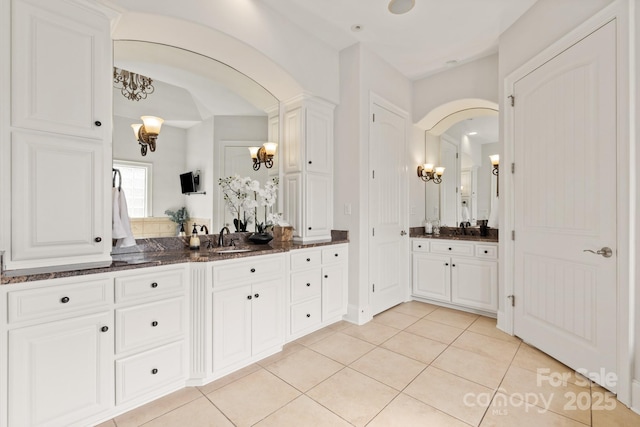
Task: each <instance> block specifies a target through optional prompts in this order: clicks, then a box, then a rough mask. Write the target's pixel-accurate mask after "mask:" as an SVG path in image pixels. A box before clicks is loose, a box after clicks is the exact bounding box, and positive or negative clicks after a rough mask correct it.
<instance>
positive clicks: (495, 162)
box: [489, 154, 500, 197]
mask: <svg viewBox="0 0 640 427" xmlns="http://www.w3.org/2000/svg"><path fill="white" fill-rule="evenodd" d="M489 158H490V159H491V166H493V168H492V169H491V173H492V174H494V175H495V176H497V177H498V178H496V197H498V196H499V195H500V175H499V174H498V172H499V170H500V155H499V154H494V155H493V156H489Z"/></svg>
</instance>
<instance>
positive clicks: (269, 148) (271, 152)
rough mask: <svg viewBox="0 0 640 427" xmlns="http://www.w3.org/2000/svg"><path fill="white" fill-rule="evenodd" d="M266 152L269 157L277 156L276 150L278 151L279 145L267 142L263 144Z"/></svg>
mask: <svg viewBox="0 0 640 427" xmlns="http://www.w3.org/2000/svg"><path fill="white" fill-rule="evenodd" d="M262 146H263V147H264V149H265V151H266V152H267V156H275V154H276V150H277V149H278V144H276V143H275V142H265V143H264V144H262Z"/></svg>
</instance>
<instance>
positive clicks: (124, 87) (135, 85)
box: [113, 67, 154, 101]
mask: <svg viewBox="0 0 640 427" xmlns="http://www.w3.org/2000/svg"><path fill="white" fill-rule="evenodd" d="M113 87H115V88H116V89H120V93H122V96H124V97H125V98H127V99H130V100H131V101H140V100H141V99H146V98H147V95H149V94H150V93H153V91H154V87H153V80H151V78H150V77H146V76H143V75H141V74H136V73H132V72H131V71H127V70H122V69H120V68H116V67H113Z"/></svg>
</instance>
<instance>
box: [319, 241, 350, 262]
mask: <svg viewBox="0 0 640 427" xmlns="http://www.w3.org/2000/svg"><path fill="white" fill-rule="evenodd" d="M348 252H349V251H348V248H347V246H344V245H339V246H338V245H336V246H332V247H330V248H326V249H323V250H322V263H323V264H330V263H335V262H342V261H346V260H347V257H348Z"/></svg>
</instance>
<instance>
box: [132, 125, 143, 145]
mask: <svg viewBox="0 0 640 427" xmlns="http://www.w3.org/2000/svg"><path fill="white" fill-rule="evenodd" d="M141 127H142V123H134V124H132V125H131V128H132V129H133V135H134V137H135V138H136V141H137V140H138V133H139V132H140V128H141Z"/></svg>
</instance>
